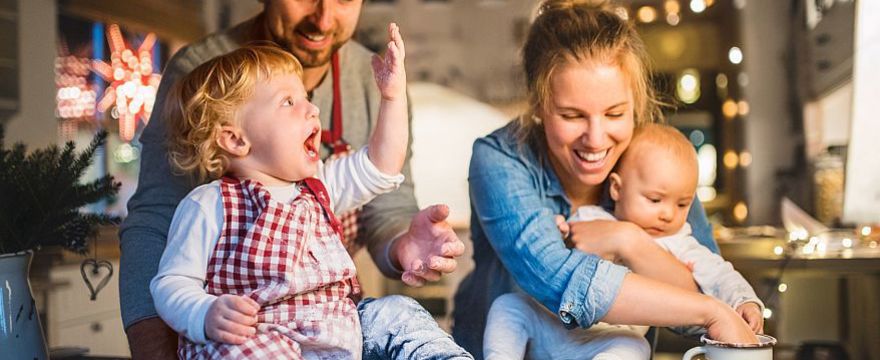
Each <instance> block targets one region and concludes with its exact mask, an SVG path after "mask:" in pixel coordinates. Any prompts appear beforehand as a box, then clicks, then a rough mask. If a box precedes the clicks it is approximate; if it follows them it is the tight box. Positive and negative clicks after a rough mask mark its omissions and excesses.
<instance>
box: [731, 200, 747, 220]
mask: <svg viewBox="0 0 880 360" xmlns="http://www.w3.org/2000/svg"><path fill="white" fill-rule="evenodd" d="M748 216H749V208H748V207H747V206H746V203H745V202H742V201H740V202H738V203H736V205H735V206H734V207H733V217H734V218H735V219H736V221H738V222H743V221H745V220H746V218H747V217H748Z"/></svg>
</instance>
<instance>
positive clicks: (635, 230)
mask: <svg viewBox="0 0 880 360" xmlns="http://www.w3.org/2000/svg"><path fill="white" fill-rule="evenodd" d="M558 225H559V224H558V221H557V226H558ZM568 227H569V231H570V235H569V236H568V237H567V238H566V245H567V246H569V247H573V248H575V249H578V250H580V251H583V252H586V253H590V254H595V255H598V256H599V257H601V258H603V259H605V260H609V261H613V262H615V263H618V264H626V263H627V261H626V260H627V259H626V257H627V255H626V254H627V249H629V248H630V247H631V246H632V245H633V244H636V243H640V242H641V243H643V242H645V241H649V240H650V236H648V234H647V233H646V232H645V231H644V230H642V229H641V228H639V227H638V226H636V225H635V224H633V223H631V222H626V221H612V220H593V221H578V222H573V223H569V224H568ZM561 230H562V227H560V231H561Z"/></svg>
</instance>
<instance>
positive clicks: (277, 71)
mask: <svg viewBox="0 0 880 360" xmlns="http://www.w3.org/2000/svg"><path fill="white" fill-rule="evenodd" d="M302 71H303V70H302V65H301V64H300V62H299V60H297V59H296V57H294V56H293V55H292V54H291V53H289V52H287V51H285V50H283V49H281V48H280V47H278V46H276V45H274V44H271V43H266V42H262V43H251V44H247V45H245V46H244V47H242V48H239V49H237V50H234V51H232V52H230V53H228V54H225V55H220V56H218V57H215V58H213V59H211V60H209V61H208V62H206V63H204V64H202V65H200V66H199V67H197V68H195V70H193V71H192V72H190V73H189V74H188V75H186V76H185V77H184V78H183V79H181V80H180V81H178V82H177V83H176V84H175V87H174V89H173V90H172V91H171V92H170V93H169V98H168V107H167V110H166V111H167V114H168V120H169V121H168V140H167V141H168V155H169V160H170V162H171V165H172V166H173V167H174V168H176V170H178V171H179V172H182V173H184V174H188V175H191V176H192V177H193V178H194V179H195V180H197V181H199V182H203V181H206V180H213V179H217V178H220V177H221V176H223V174H224V173H225V172H226V170H227V168H228V166H229V156H228V154H227V153H226V152H225V151H224V150H223V149H222V148H221V147H220V146H219V145H218V142H217V140H218V139H219V135H220V131H221V128H222V126H225V125H236V124H239V123H238V121H237V120H236V117H237V111H238V110H239V108H240V107H241V105H242V104H244V103H245V102H246V101H247V100H248V99H249V98H250V97H251V95H253V93H254V88H255V86H256V84H257V83H259V82H263V81H268V80H269V79H272V78H273V77H276V76H280V75H289V74H296V75H297V76H298V77H300V78H302Z"/></svg>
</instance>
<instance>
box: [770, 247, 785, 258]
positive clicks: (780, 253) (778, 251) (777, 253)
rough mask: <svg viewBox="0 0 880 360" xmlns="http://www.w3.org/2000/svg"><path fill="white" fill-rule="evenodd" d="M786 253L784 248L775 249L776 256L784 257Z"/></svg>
mask: <svg viewBox="0 0 880 360" xmlns="http://www.w3.org/2000/svg"><path fill="white" fill-rule="evenodd" d="M784 251H785V249H783V248H782V246H775V247H773V253H774V254H776V256H779V255H782V253H783V252H784Z"/></svg>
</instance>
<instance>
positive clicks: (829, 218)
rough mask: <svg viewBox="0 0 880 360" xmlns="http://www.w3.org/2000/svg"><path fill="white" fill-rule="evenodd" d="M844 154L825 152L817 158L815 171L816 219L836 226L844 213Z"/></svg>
mask: <svg viewBox="0 0 880 360" xmlns="http://www.w3.org/2000/svg"><path fill="white" fill-rule="evenodd" d="M843 164H844V161H843V156H842V155H840V154H837V153H835V152H823V153H822V154H820V155H819V156H818V157H817V158H816V162H815V169H814V172H813V186H814V187H813V200H814V205H815V212H816V219H817V220H819V221H821V222H822V223H824V224H826V225H829V226H835V225H837V224H838V223H839V222H840V217H841V215H842V214H843V186H844V166H843Z"/></svg>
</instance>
